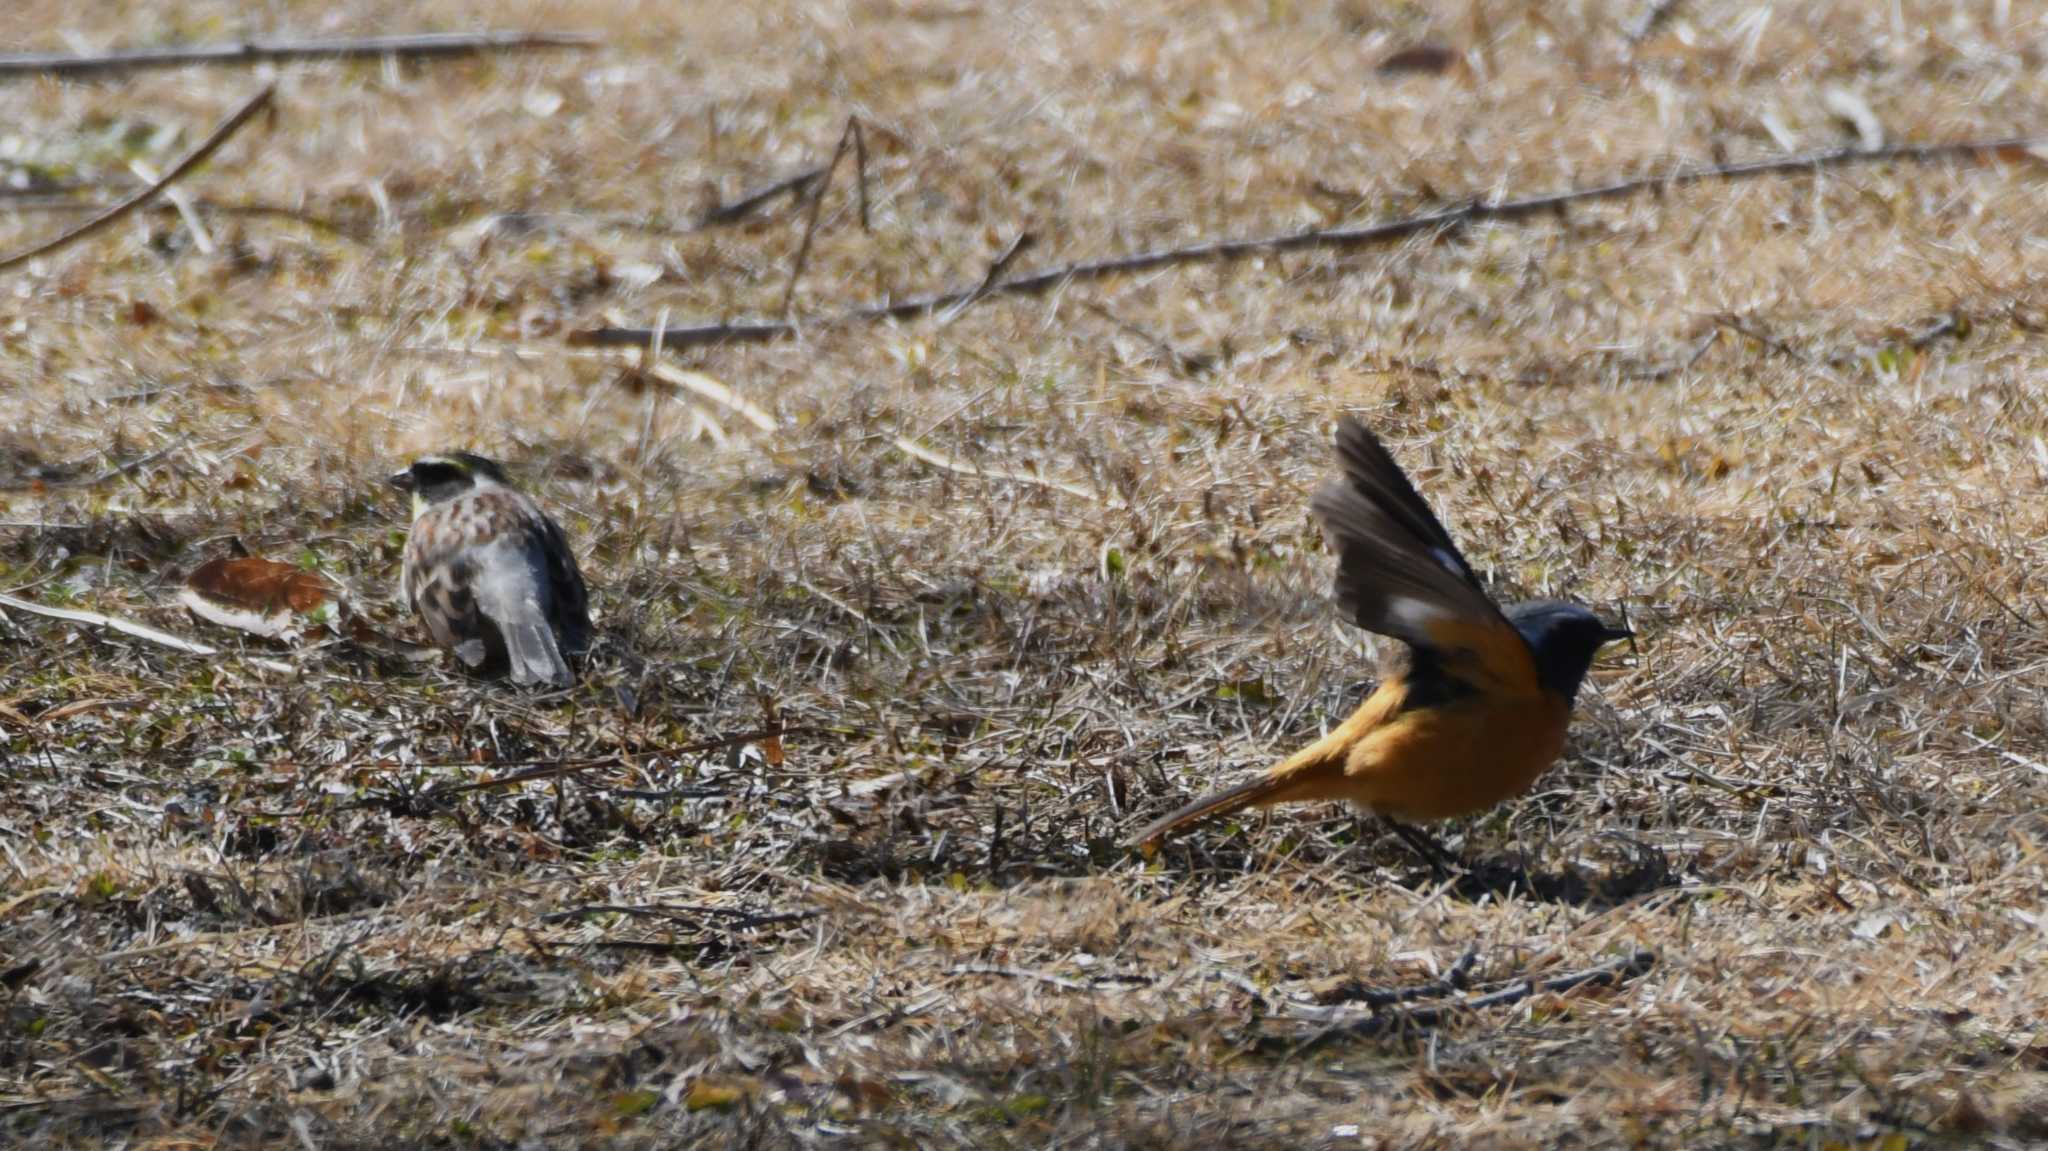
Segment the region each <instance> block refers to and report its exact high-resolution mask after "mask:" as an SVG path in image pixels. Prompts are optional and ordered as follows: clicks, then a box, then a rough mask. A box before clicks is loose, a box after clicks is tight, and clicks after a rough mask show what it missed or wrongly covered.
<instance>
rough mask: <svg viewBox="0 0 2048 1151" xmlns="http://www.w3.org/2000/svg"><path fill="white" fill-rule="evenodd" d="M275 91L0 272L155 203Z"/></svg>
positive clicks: (270, 88)
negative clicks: (147, 180) (137, 187)
mask: <svg viewBox="0 0 2048 1151" xmlns="http://www.w3.org/2000/svg"><path fill="white" fill-rule="evenodd" d="M276 91H277V86H276V85H275V84H265V85H264V86H263V89H262V90H261V91H259V92H257V93H256V94H255V95H254V96H251V97H249V100H248V102H247V103H245V104H243V105H242V106H241V107H240V108H237V109H236V110H235V113H234V115H232V116H229V117H228V118H227V119H225V120H223V121H221V123H220V127H218V128H215V129H214V130H213V134H212V135H209V136H208V137H207V138H206V139H205V140H203V141H201V142H200V144H199V146H198V147H197V148H194V149H192V151H190V152H188V153H186V155H185V158H184V159H182V160H180V161H178V163H177V164H176V165H175V166H174V167H172V168H171V170H170V171H168V172H165V173H164V175H163V178H162V179H160V180H158V181H156V182H155V183H153V184H151V185H149V186H148V187H146V188H144V189H142V190H141V191H139V192H137V193H135V194H134V195H133V196H130V197H128V198H127V199H126V200H123V201H121V202H120V203H118V204H116V205H114V206H113V207H111V208H108V209H107V210H106V211H104V212H101V213H100V214H99V215H97V216H94V217H93V218H92V219H90V220H87V221H86V222H85V223H83V224H80V225H79V226H77V227H76V228H73V229H71V230H70V231H68V232H65V233H64V234H63V235H60V236H58V237H56V238H55V239H53V240H48V241H45V242H44V243H41V244H38V245H36V246H35V247H33V248H30V249H28V250H27V251H23V252H16V253H15V254H14V255H12V256H8V257H7V258H5V259H0V272H5V271H10V270H12V269H14V268H18V267H20V266H21V265H23V264H26V263H28V262H29V261H30V260H34V259H37V258H39V257H42V256H47V255H49V254H50V253H52V252H55V251H58V250H60V249H63V248H68V247H70V246H71V245H72V244H75V243H77V242H78V241H80V240H83V239H85V238H86V237H87V236H90V235H92V234H93V233H95V232H98V231H100V230H101V229H103V228H106V227H107V226H108V225H110V224H113V223H115V222H116V221H119V220H121V219H122V218H123V217H125V216H127V215H128V214H129V213H131V212H133V211H135V210H136V209H137V208H140V207H142V206H143V205H144V204H147V203H149V202H150V201H151V200H154V199H156V198H157V197H158V196H160V195H162V194H163V191H164V189H166V188H168V187H170V186H171V185H172V184H175V183H177V182H178V180H179V179H180V178H182V177H183V176H184V175H185V174H186V173H187V172H190V171H191V170H192V169H194V168H196V167H198V166H199V165H200V164H202V163H204V162H205V161H206V158H207V157H209V156H211V155H213V154H214V153H215V152H217V151H219V150H220V147H221V145H223V144H225V143H227V142H228V139H229V138H230V137H232V136H233V135H234V134H235V133H236V132H239V131H241V129H242V125H244V124H247V123H248V122H249V121H250V120H251V119H252V118H254V117H255V115H256V113H258V112H261V111H262V110H264V109H265V108H268V107H270V100H271V97H272V95H274V94H275V93H276Z"/></svg>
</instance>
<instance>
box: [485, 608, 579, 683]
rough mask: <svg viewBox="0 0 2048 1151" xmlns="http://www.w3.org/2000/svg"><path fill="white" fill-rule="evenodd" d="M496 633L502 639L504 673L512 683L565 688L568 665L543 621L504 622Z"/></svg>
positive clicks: (567, 677) (553, 634) (567, 679)
mask: <svg viewBox="0 0 2048 1151" xmlns="http://www.w3.org/2000/svg"><path fill="white" fill-rule="evenodd" d="M499 630H500V631H501V632H503V633H504V636H505V662H506V665H507V669H506V670H507V671H508V672H509V673H510V675H511V676H512V682H513V683H518V684H538V683H547V684H553V685H555V686H556V687H567V686H569V664H568V663H567V661H565V660H563V659H562V652H561V649H560V648H558V647H556V646H555V633H554V631H553V630H552V629H551V628H549V627H548V625H547V622H546V621H545V620H506V621H503V622H501V623H500V624H499Z"/></svg>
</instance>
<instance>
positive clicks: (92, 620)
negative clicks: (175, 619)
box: [0, 595, 220, 655]
mask: <svg viewBox="0 0 2048 1151" xmlns="http://www.w3.org/2000/svg"><path fill="white" fill-rule="evenodd" d="M0 604H4V605H6V606H8V607H11V608H14V609H15V610H17V611H25V612H27V613H29V614H30V615H39V616H43V617H45V618H48V619H57V620H63V621H64V622H66V623H76V624H84V625H85V626H86V627H103V628H108V629H110V630H112V631H117V632H120V633H121V634H122V635H127V636H133V637H135V638H136V639H141V640H148V641H149V642H150V643H154V644H160V645H162V646H164V647H167V648H170V649H172V650H173V651H182V652H185V653H187V654H189V655H219V654H220V649H219V648H216V647H209V646H207V645H206V644H203V643H199V642H198V641H196V640H189V639H186V638H184V637H183V636H176V635H172V634H171V633H170V632H167V631H158V630H157V629H155V628H153V627H150V626H149V625H147V624H140V623H136V622H135V621H134V620H130V619H122V618H121V617H119V616H111V615H103V614H101V613H99V612H96V611H74V610H72V609H70V608H63V607H46V606H44V605H43V604H39V603H36V602H35V601H33V600H25V599H16V598H14V597H13V596H11V595H0Z"/></svg>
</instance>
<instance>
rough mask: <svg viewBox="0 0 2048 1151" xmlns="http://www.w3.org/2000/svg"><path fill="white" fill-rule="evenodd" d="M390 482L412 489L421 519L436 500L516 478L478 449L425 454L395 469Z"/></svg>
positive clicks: (415, 514)
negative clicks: (410, 464)
mask: <svg viewBox="0 0 2048 1151" xmlns="http://www.w3.org/2000/svg"><path fill="white" fill-rule="evenodd" d="M386 482H388V483H389V484H390V485H391V486H392V487H394V488H397V489H398V490H399V491H402V492H411V493H412V515H413V518H414V519H418V518H419V516H420V513H421V512H424V511H426V510H427V509H428V508H430V507H432V506H433V505H435V504H438V503H442V502H444V501H446V500H452V499H454V498H455V497H457V496H459V495H462V494H464V493H465V492H470V491H474V490H475V489H477V488H479V487H484V486H489V485H497V486H500V487H504V486H509V485H510V484H511V482H512V481H511V480H510V479H508V478H507V477H506V475H505V469H504V468H501V467H499V466H498V463H497V461H496V460H490V459H486V458H484V457H483V456H480V455H477V454H476V453H474V452H447V453H444V454H441V455H433V456H421V457H420V458H419V459H416V460H414V461H413V462H412V466H411V467H408V468H406V469H405V470H404V471H402V472H395V473H393V474H392V475H391V477H390V478H389V479H388V480H387V481H386Z"/></svg>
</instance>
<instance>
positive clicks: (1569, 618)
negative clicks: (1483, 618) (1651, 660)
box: [1508, 600, 1635, 703]
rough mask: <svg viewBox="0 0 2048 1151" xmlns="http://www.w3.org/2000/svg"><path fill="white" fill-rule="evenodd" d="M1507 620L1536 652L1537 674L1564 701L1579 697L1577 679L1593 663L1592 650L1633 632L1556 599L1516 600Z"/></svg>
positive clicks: (1584, 673) (1544, 684) (1628, 636)
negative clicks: (1607, 623)
mask: <svg viewBox="0 0 2048 1151" xmlns="http://www.w3.org/2000/svg"><path fill="white" fill-rule="evenodd" d="M1508 622H1509V623H1512V624H1514V625H1515V630H1516V631H1518V632H1521V633H1522V638H1523V639H1524V640H1525V641H1527V642H1528V644H1529V650H1530V651H1532V652H1534V653H1535V654H1536V678H1537V679H1538V680H1540V681H1541V682H1542V684H1543V686H1544V687H1546V688H1548V689H1549V690H1551V691H1554V692H1557V693H1558V694H1559V695H1562V696H1564V698H1565V701H1566V702H1567V703H1569V702H1571V701H1572V700H1574V699H1576V698H1578V694H1579V682H1580V681H1581V680H1583V679H1585V678H1586V669H1587V668H1589V667H1591V666H1593V655H1594V653H1596V652H1598V651H1599V650H1600V649H1601V648H1602V647H1604V646H1606V645H1607V644H1610V643H1613V642H1614V641H1615V640H1618V639H1628V638H1630V637H1632V636H1634V635H1635V633H1634V632H1632V631H1630V630H1629V629H1627V628H1625V627H1609V626H1608V625H1606V624H1604V623H1602V622H1600V617H1599V616H1597V615H1594V614H1593V613H1592V612H1590V611H1587V610H1586V609H1585V608H1582V607H1580V606H1579V605H1577V604H1575V603H1563V602H1561V601H1558V600H1537V601H1535V602H1534V603H1522V604H1516V605H1515V606H1514V607H1512V608H1509V609H1508Z"/></svg>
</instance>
